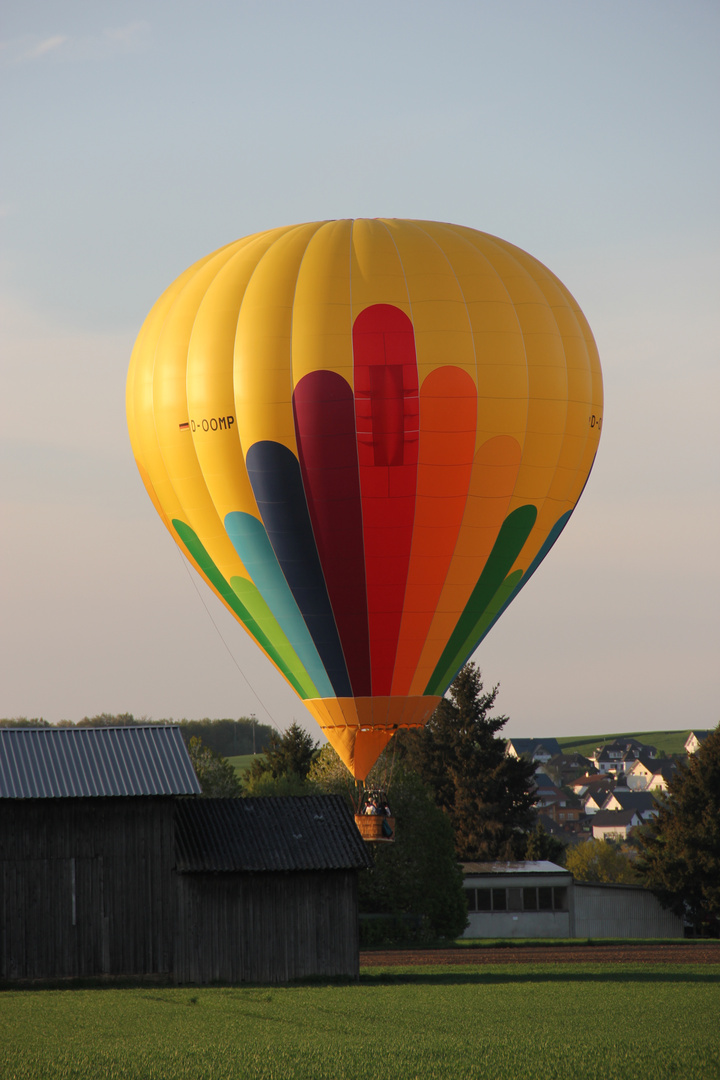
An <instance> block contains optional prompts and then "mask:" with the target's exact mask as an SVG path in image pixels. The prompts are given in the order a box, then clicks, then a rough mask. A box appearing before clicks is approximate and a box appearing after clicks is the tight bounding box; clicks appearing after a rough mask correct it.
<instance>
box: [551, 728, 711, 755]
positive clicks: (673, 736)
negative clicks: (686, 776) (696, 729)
mask: <svg viewBox="0 0 720 1080" xmlns="http://www.w3.org/2000/svg"><path fill="white" fill-rule="evenodd" d="M689 734H690V728H687V729H686V730H684V731H622V732H619V733H617V734H615V735H612V734H610V735H581V736H578V737H577V738H575V737H574V736H571V735H569V736H563V737H562V738H559V739H558V743H559V744H560V749H561V750H562V751H563V753H564V754H571V753H573V752H574V751H577V752H578V753H579V754H584V755H585V757H587V755H588V754H591V753H592V752H593V750H594V749H595V747H596V746H600V745H601V743H606V742H610V741H611V740H612V739H637V740H638V742H642V743H647V744H648V745H650V746H654V747H655V748H656V749H657V750H658V751H659V752H660V753H663V754H684V753H685V740H686V739H687V737H688V735H689Z"/></svg>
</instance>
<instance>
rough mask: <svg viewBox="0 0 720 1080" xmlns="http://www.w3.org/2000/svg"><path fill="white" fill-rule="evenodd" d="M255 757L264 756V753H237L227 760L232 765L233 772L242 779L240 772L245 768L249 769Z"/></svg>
mask: <svg viewBox="0 0 720 1080" xmlns="http://www.w3.org/2000/svg"><path fill="white" fill-rule="evenodd" d="M256 757H259V758H264V757H265V755H264V754H238V755H237V756H236V757H229V758H228V761H229V762H230V764H231V765H232V767H233V769H234V770H235V772H236V773H237V774H238V776H239V777H240V779H241V780H242V774H243V773H244V772H245V770H246V769H249V768H250V766H251V765H252V763H253V761H254V759H255V758H256Z"/></svg>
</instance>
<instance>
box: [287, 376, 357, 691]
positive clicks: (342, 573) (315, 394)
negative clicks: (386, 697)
mask: <svg viewBox="0 0 720 1080" xmlns="http://www.w3.org/2000/svg"><path fill="white" fill-rule="evenodd" d="M293 410H294V417H295V432H296V436H297V442H298V458H299V461H300V468H301V471H302V479H303V486H304V488H305V497H306V500H307V505H308V510H309V512H310V520H311V521H312V527H313V532H314V534H315V543H316V545H317V550H318V554H319V556H320V563H321V565H322V570H323V574H324V576H325V584H326V586H327V591H328V595H329V597H330V604H331V606H332V609H333V613H334V615H335V622H336V625H337V629H338V633H339V635H340V642H341V645H342V649H343V653H344V655H345V663H346V664H347V668H348V673H349V675H350V683H351V685H352V693H353V695H354V696H355V697H365V696H370V694H371V692H372V688H371V678H370V643H369V637H368V634H369V630H368V607H367V592H366V583H365V559H364V552H363V526H362V507H361V500H360V478H359V474H358V451H357V442H356V437H355V407H354V402H353V394H352V390H351V388H350V386H349V385H348V384H347V382H346V381H345V380H344V379H343V378H342V376H340V375H338V374H337V373H336V372H333V371H314V372H312V373H311V374H309V375H305V376H304V377H303V378H302V379H301V380H300V382H299V383H298V384H297V386H296V387H295V391H294V394H293Z"/></svg>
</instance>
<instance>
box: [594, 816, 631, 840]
mask: <svg viewBox="0 0 720 1080" xmlns="http://www.w3.org/2000/svg"><path fill="white" fill-rule="evenodd" d="M641 823H642V818H641V817H640V814H639V813H638V812H637V810H598V812H597V813H596V814H595V815H594V817H593V819H592V834H593V840H614V841H617V840H627V838H628V836H629V835H630V833H631V831H632V830H633V829H636V828H637V827H638V825H640V824H641Z"/></svg>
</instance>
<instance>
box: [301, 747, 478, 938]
mask: <svg viewBox="0 0 720 1080" xmlns="http://www.w3.org/2000/svg"><path fill="white" fill-rule="evenodd" d="M307 782H308V784H309V785H311V788H312V790H314V791H316V792H323V793H327V794H336V795H342V796H343V798H344V799H345V800H346V801H347V804H348V806H349V808H350V809H351V810H352V811H353V812H354V811H356V810H357V808H358V806H359V805H360V801H361V798H362V789H363V785H361V784H358V783H356V782H355V780H353V778H352V776H351V775H350V773H349V772H348V770H347V769H346V767H345V766H344V765H343V763H342V761H341V760H340V758H339V757H338V755H337V753H336V752H335V750H333V748H332V746H330V744H329V743H327V744H326V745H325V746H323V747H322V749H321V750H320V751H319V752H318V753H317V754H316V756H315V758H314V760H313V763H312V765H311V767H310V770H309V772H308V777H307ZM365 787H366V788H367V789H368V790H380V791H384V792H385V793H386V795H387V797H388V800H389V803H390V808H391V810H392V814H393V817H394V819H395V842H394V843H391V844H373V845H371V847H372V854H373V858H374V861H375V868H374V870H369V871H363V873H362V874H361V875H360V885H359V900H360V911H361V913H363V914H373V915H387V916H388V917H389V924H388V925H390V924H393V925H391V930H390V932H391V934H392V933H397V932H398V931H399V929H401V928H403V929H404V930H405V932H406V933H407V934H409V936H410V938H412V937H413V935H414V934H415V933H417V932H418V931H419V932H421V933H425V936H426V937H433V938H439V937H448V938H453V937H457V935H458V934H461V933H462V931H463V930H464V928H465V924H466V921H467V907H466V904H465V894H464V892H463V888H462V885H463V878H462V871H461V869H460V867H459V866H458V862H457V858H456V856H455V845H454V841H453V834H452V828H451V826H450V822H449V820H448V818H447V816H446V815H445V814H443V813H442V811H441V810H440V809H438V807H437V806H436V805H435V802H434V799H433V798H432V795H431V794H430V792H429V791H428V790H427V789H426V787H425V786H424V785H423V783H422V781H421V779H420V777H419V776H417V775H416V774H415V773H413V772H412V771H410V770H408V769H406V768H404V767H403V765H402V763H401V762H400V761H399V760H398V757H397V755H396V753H395V749H394V747H393V746H392V744H391V746H390V747H388V749H387V750H385V752H384V753H382V754H381V755H380V757H379V758H378V761H377V762H376V764H375V765H374V766H373V768H372V769H371V771H370V774H369V776H368V778H367V780H366V783H365ZM403 919H409V920H410V923H407V922H401V921H400V920H403ZM413 923H415V929H413V928H412V924H413ZM372 925H374V924H372Z"/></svg>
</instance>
